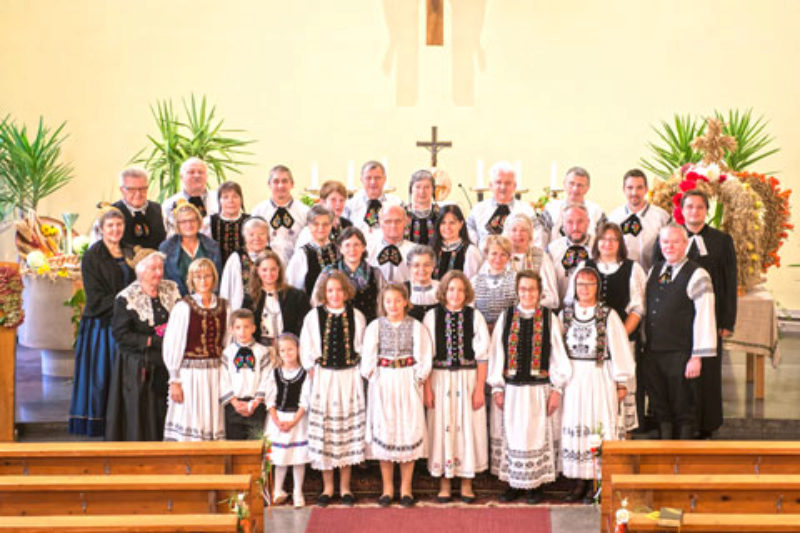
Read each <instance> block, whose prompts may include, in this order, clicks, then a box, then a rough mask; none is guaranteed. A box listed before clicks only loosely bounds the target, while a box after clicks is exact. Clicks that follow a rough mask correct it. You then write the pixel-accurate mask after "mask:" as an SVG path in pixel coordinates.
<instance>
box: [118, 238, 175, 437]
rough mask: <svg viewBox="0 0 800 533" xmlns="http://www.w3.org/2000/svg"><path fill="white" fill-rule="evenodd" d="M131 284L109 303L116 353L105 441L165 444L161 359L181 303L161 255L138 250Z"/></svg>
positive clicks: (164, 384)
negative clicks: (166, 333)
mask: <svg viewBox="0 0 800 533" xmlns="http://www.w3.org/2000/svg"><path fill="white" fill-rule="evenodd" d="M129 263H130V264H131V266H132V267H133V268H134V270H135V272H136V281H134V282H133V283H131V284H130V285H129V286H128V287H127V288H125V289H124V290H122V292H120V293H119V294H118V295H117V297H116V299H115V300H114V315H113V318H112V321H111V327H112V333H113V335H114V340H115V341H116V343H117V347H118V349H119V351H118V353H117V358H116V360H115V361H114V368H113V370H112V373H111V386H110V390H109V395H108V409H107V413H106V417H107V421H106V432H105V438H106V440H130V441H160V440H163V439H164V419H165V417H166V414H167V381H168V379H169V374H168V373H167V368H166V367H165V366H164V360H163V358H162V356H161V346H162V342H163V337H164V329H165V328H166V325H167V319H169V313H170V311H171V310H172V307H173V306H174V305H175V302H177V301H178V300H179V299H180V292H179V291H178V286H177V284H175V282H174V281H169V280H165V279H163V278H164V254H162V253H160V252H156V251H155V250H152V249H148V248H139V249H137V250H136V253H135V255H134V257H133V259H132V260H131V261H129Z"/></svg>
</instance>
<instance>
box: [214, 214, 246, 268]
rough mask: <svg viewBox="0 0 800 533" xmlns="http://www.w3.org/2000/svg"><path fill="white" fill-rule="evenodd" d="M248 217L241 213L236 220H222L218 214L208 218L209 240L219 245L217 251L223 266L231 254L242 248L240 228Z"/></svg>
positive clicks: (242, 239)
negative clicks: (209, 227) (220, 254)
mask: <svg viewBox="0 0 800 533" xmlns="http://www.w3.org/2000/svg"><path fill="white" fill-rule="evenodd" d="M248 216H249V215H246V214H244V213H242V215H241V216H240V217H239V218H237V219H236V220H224V219H223V218H222V217H220V216H219V213H214V214H213V215H211V216H210V217H209V225H210V226H211V238H212V239H214V240H215V241H217V242H218V243H219V251H220V252H221V253H222V264H223V265H224V264H225V262H226V261H227V260H228V257H229V256H230V255H231V254H232V253H234V252H235V251H237V250H240V249H242V248H244V235H243V233H242V226H243V225H244V222H245V220H247V218H248Z"/></svg>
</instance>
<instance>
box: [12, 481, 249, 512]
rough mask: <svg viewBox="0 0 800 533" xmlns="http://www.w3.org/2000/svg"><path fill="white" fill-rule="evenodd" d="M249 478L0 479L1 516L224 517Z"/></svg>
mask: <svg viewBox="0 0 800 533" xmlns="http://www.w3.org/2000/svg"><path fill="white" fill-rule="evenodd" d="M249 490H250V476H248V475H197V476H187V475H155V476H153V475H109V476H106V475H100V476H96V475H86V476H0V515H1V516H14V515H17V516H19V515H23V516H24V515H37V516H46V515H60V514H93V515H94V514H120V513H122V514H159V513H179V514H180V513H228V512H230V511H229V509H228V505H227V503H222V500H225V499H227V498H230V497H231V496H232V495H236V494H239V493H241V492H249Z"/></svg>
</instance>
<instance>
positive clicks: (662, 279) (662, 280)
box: [658, 265, 672, 285]
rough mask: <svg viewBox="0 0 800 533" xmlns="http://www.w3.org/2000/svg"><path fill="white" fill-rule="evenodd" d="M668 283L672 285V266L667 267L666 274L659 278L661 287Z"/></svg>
mask: <svg viewBox="0 0 800 533" xmlns="http://www.w3.org/2000/svg"><path fill="white" fill-rule="evenodd" d="M667 283H672V266H671V265H667V268H665V269H664V272H662V273H661V275H660V276H659V277H658V284H659V285H666V284H667Z"/></svg>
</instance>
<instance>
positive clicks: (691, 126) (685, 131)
mask: <svg viewBox="0 0 800 533" xmlns="http://www.w3.org/2000/svg"><path fill="white" fill-rule="evenodd" d="M651 127H652V129H653V131H655V132H656V134H657V135H658V136H659V138H661V141H662V142H663V144H662V145H659V144H656V143H654V142H649V143H647V146H648V147H649V148H650V150H651V151H652V152H653V159H652V160H650V159H645V158H642V159H641V163H642V166H643V167H644V168H645V169H646V170H649V171H650V172H652V173H653V174H656V175H657V176H660V177H662V178H664V179H667V178H669V177H670V176H671V175H672V173H673V172H675V169H677V168H679V167H681V166H682V165H684V164H686V163H697V162H698V161H700V159H701V158H702V155H701V154H700V153H698V152H695V151H694V150H692V147H691V146H690V144H691V142H692V140H693V139H694V138H695V137H697V136H698V135H702V134H703V132H704V131H705V129H706V124H705V122H703V121H697V120H695V119H694V118H692V117H691V115H686V116H685V117H682V116H680V115H675V117H674V118H673V124H670V123H669V122H667V121H666V120H662V121H661V128H660V129H659V128H657V127H655V126H651Z"/></svg>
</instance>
